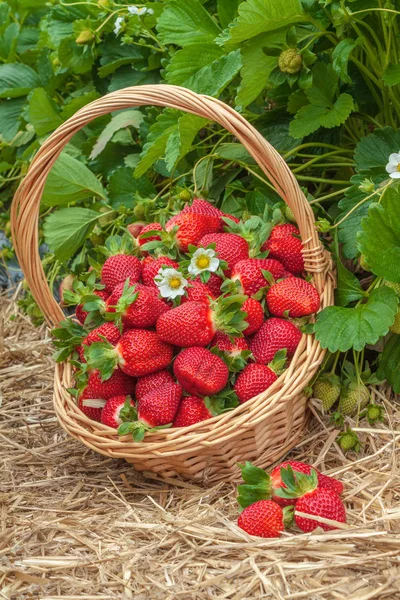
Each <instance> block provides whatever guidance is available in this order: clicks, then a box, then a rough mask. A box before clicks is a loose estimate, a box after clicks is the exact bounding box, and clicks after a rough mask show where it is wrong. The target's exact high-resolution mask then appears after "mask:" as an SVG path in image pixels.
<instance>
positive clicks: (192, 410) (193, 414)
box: [172, 396, 212, 427]
mask: <svg viewBox="0 0 400 600" xmlns="http://www.w3.org/2000/svg"><path fill="white" fill-rule="evenodd" d="M211 417H212V414H211V413H210V412H209V410H208V408H207V407H206V405H205V404H204V400H203V398H198V397H197V396H186V398H183V400H182V402H181V404H180V406H179V408H178V412H177V413H176V415H175V419H174V422H173V424H172V427H189V425H194V424H195V423H200V421H205V420H206V419H210V418H211Z"/></svg>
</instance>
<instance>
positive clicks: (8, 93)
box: [0, 63, 40, 98]
mask: <svg viewBox="0 0 400 600" xmlns="http://www.w3.org/2000/svg"><path fill="white" fill-rule="evenodd" d="M39 85H40V82H39V78H38V76H37V75H36V73H35V71H34V70H33V69H31V68H30V67H28V66H27V65H23V64H19V63H8V64H5V65H0V98H18V97H19V96H26V95H27V94H29V92H30V91H31V90H33V88H35V87H38V86H39Z"/></svg>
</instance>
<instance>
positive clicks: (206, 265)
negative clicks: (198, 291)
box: [188, 248, 219, 275]
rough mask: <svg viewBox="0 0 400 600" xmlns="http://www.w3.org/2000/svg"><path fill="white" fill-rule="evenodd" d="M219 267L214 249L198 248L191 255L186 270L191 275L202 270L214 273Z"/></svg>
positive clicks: (202, 271) (197, 273)
mask: <svg viewBox="0 0 400 600" xmlns="http://www.w3.org/2000/svg"><path fill="white" fill-rule="evenodd" d="M218 267H219V259H218V258H217V257H216V256H215V251H214V250H212V249H211V248H209V249H208V250H206V249H205V248H198V249H197V250H196V252H195V253H194V254H193V256H192V260H191V261H190V265H189V267H188V271H189V273H190V274H191V275H200V273H204V271H211V272H212V273H215V271H217V269H218Z"/></svg>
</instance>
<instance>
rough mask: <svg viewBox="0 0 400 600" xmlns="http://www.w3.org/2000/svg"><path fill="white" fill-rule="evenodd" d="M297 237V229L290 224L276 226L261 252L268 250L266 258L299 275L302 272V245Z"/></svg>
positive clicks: (298, 233)
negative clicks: (275, 260)
mask: <svg viewBox="0 0 400 600" xmlns="http://www.w3.org/2000/svg"><path fill="white" fill-rule="evenodd" d="M299 235H300V232H299V230H298V229H297V227H295V226H294V225H291V224H290V223H285V224H284V225H276V226H275V227H274V228H273V229H272V231H271V235H270V236H269V238H268V240H267V241H266V242H265V244H264V245H263V247H262V250H263V251H265V250H268V251H269V255H268V256H269V257H270V258H276V259H277V260H279V261H280V262H281V263H282V264H283V266H284V267H285V269H287V270H288V271H290V272H291V273H301V272H302V271H304V259H303V254H302V249H303V244H302V242H301V240H300V239H299V237H295V236H299Z"/></svg>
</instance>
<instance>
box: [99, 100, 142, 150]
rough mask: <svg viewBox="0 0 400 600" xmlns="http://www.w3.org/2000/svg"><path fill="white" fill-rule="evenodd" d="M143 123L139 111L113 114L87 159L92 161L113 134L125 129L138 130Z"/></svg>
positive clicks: (131, 110) (133, 110)
mask: <svg viewBox="0 0 400 600" xmlns="http://www.w3.org/2000/svg"><path fill="white" fill-rule="evenodd" d="M142 121H143V115H142V113H141V112H140V110H138V109H135V108H132V109H129V110H123V111H121V112H118V113H115V114H113V116H112V118H111V121H110V122H109V123H108V124H107V125H106V126H105V128H104V129H103V131H102V132H101V134H100V135H99V137H98V138H97V140H96V143H95V145H94V146H93V149H92V151H91V153H90V156H89V158H90V159H91V160H93V159H94V158H96V156H98V155H99V154H100V153H101V152H103V150H104V148H105V147H106V145H107V144H108V142H109V141H110V140H111V138H112V137H113V135H114V133H115V132H117V131H119V130H120V129H124V128H125V127H135V128H136V129H138V128H139V127H140V124H141V123H142Z"/></svg>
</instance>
